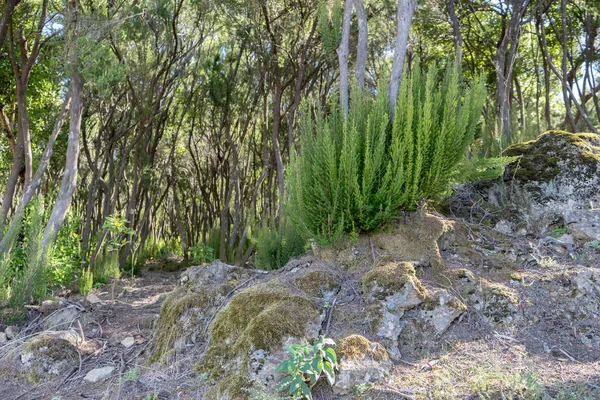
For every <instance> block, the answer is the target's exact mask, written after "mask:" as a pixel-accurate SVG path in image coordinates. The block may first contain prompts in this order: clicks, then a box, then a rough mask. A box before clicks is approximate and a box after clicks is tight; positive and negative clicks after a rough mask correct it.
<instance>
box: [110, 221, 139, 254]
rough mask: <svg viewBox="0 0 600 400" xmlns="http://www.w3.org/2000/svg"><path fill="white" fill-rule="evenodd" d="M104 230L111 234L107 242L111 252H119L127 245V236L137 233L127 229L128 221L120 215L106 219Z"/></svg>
mask: <svg viewBox="0 0 600 400" xmlns="http://www.w3.org/2000/svg"><path fill="white" fill-rule="evenodd" d="M102 229H104V230H106V231H108V233H109V235H108V239H107V241H106V249H107V250H108V251H109V252H112V251H119V250H120V249H121V247H123V246H124V245H125V244H126V243H127V236H131V235H133V234H134V233H135V231H133V230H132V229H129V228H128V227H127V220H126V219H125V217H124V216H122V215H121V214H120V213H115V214H113V215H109V216H108V217H106V220H105V221H104V224H103V225H102Z"/></svg>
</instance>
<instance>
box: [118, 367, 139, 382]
mask: <svg viewBox="0 0 600 400" xmlns="http://www.w3.org/2000/svg"><path fill="white" fill-rule="evenodd" d="M137 378H138V372H137V369H135V368H134V369H130V370H129V371H127V372H125V373H124V374H123V376H122V377H121V380H122V381H135V380H137Z"/></svg>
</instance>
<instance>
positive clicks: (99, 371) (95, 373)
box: [83, 367, 115, 383]
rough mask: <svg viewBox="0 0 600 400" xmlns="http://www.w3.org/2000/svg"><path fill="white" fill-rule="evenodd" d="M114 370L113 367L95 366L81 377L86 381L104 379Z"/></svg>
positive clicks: (94, 381)
mask: <svg viewBox="0 0 600 400" xmlns="http://www.w3.org/2000/svg"><path fill="white" fill-rule="evenodd" d="M114 370H115V367H102V368H96V369H93V370H91V371H90V372H88V373H87V374H86V375H85V377H84V378H83V380H84V381H86V382H91V383H96V382H99V381H103V380H106V379H107V378H108V377H109V376H110V375H111V374H112V373H113V372H114Z"/></svg>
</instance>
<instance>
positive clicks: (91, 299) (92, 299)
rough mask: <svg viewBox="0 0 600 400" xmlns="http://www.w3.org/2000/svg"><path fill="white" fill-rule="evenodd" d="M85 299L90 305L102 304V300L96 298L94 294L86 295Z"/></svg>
mask: <svg viewBox="0 0 600 400" xmlns="http://www.w3.org/2000/svg"><path fill="white" fill-rule="evenodd" d="M85 299H86V300H87V301H88V302H89V303H90V304H100V303H102V300H100V298H99V297H98V296H96V295H95V294H94V293H90V294H88V295H87V296H86V297H85Z"/></svg>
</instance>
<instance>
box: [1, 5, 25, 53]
mask: <svg viewBox="0 0 600 400" xmlns="http://www.w3.org/2000/svg"><path fill="white" fill-rule="evenodd" d="M20 1H21V0H6V6H5V7H4V12H3V13H2V19H0V48H1V47H2V46H3V45H4V40H6V34H7V33H8V26H9V25H10V21H11V20H12V16H13V13H14V11H15V8H16V7H17V4H19V3H20Z"/></svg>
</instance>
